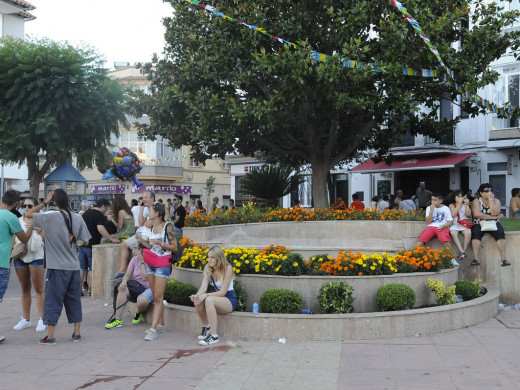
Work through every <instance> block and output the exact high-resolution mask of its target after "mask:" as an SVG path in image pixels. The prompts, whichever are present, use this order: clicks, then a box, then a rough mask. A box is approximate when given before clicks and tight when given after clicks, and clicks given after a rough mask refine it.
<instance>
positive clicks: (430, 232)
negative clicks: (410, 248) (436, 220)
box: [419, 226, 451, 244]
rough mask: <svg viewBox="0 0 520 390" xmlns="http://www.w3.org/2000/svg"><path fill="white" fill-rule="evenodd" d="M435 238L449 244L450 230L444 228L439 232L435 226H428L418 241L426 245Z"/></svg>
mask: <svg viewBox="0 0 520 390" xmlns="http://www.w3.org/2000/svg"><path fill="white" fill-rule="evenodd" d="M435 237H437V238H438V239H439V241H440V242H442V243H445V242H450V241H451V238H450V229H449V228H447V227H446V228H444V229H442V230H441V231H440V232H439V231H438V230H437V228H436V227H435V226H428V227H427V228H426V229H424V230H423V232H422V233H421V235H420V236H419V241H422V242H424V243H425V244H426V243H427V242H429V241H431V240H432V239H434V238H435Z"/></svg>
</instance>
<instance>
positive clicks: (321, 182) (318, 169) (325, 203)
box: [311, 161, 331, 209]
mask: <svg viewBox="0 0 520 390" xmlns="http://www.w3.org/2000/svg"><path fill="white" fill-rule="evenodd" d="M311 168H312V199H313V203H314V207H315V208H317V209H322V208H327V207H329V197H328V195H327V174H328V172H329V171H330V169H331V167H329V166H328V165H327V164H324V163H323V162H322V161H318V162H313V163H311Z"/></svg>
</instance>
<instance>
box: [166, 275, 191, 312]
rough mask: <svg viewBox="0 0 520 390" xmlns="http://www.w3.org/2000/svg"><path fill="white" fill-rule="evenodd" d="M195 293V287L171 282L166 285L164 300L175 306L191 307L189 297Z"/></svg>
mask: <svg viewBox="0 0 520 390" xmlns="http://www.w3.org/2000/svg"><path fill="white" fill-rule="evenodd" d="M196 293H197V288H196V287H195V286H193V285H191V284H187V283H181V282H177V281H176V280H172V281H169V282H168V283H166V288H165V289H164V299H166V302H168V303H174V304H176V305H183V306H193V302H192V301H191V299H190V296H191V295H193V294H196Z"/></svg>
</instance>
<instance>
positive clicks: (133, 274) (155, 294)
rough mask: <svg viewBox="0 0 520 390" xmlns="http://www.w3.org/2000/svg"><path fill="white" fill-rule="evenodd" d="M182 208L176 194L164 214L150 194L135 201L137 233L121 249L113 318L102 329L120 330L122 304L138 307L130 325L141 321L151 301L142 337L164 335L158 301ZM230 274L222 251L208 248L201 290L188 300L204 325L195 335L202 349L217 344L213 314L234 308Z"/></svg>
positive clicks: (147, 338)
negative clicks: (152, 306) (137, 205)
mask: <svg viewBox="0 0 520 390" xmlns="http://www.w3.org/2000/svg"><path fill="white" fill-rule="evenodd" d="M183 209H184V207H183V206H182V196H181V195H176V196H175V199H174V203H173V205H172V210H170V215H168V214H167V212H166V208H165V205H164V204H163V203H160V202H155V194H154V193H153V192H152V191H145V192H144V194H143V197H142V199H141V200H140V203H139V212H138V225H139V226H138V228H137V231H136V233H135V235H133V236H131V237H129V238H128V239H126V240H125V241H124V242H123V243H122V245H121V259H120V260H121V262H120V269H119V272H118V273H117V274H116V275H115V276H114V280H117V279H119V278H122V280H121V283H120V284H119V286H118V288H117V296H116V299H115V302H116V303H115V309H116V310H115V314H114V316H113V318H111V319H110V321H109V322H108V323H107V324H106V325H105V327H106V328H107V329H115V328H120V327H122V326H123V309H124V304H125V303H126V302H127V301H132V302H135V303H136V304H137V312H136V313H135V316H134V318H133V319H132V323H133V324H138V323H140V322H141V320H142V317H143V314H144V312H145V311H146V310H147V308H148V306H149V304H150V303H152V302H153V303H154V308H153V314H152V323H151V325H150V327H149V328H148V329H147V330H146V332H145V337H144V339H145V340H147V341H152V340H155V339H157V337H158V334H160V333H162V332H164V303H163V297H164V291H165V288H166V284H167V281H168V278H169V277H170V273H171V264H170V262H169V259H170V258H171V256H172V254H173V253H175V252H176V251H177V247H178V245H180V244H179V243H178V241H177V237H176V234H178V233H179V232H182V230H180V229H181V228H182V226H184V218H185V210H184V211H183ZM169 217H171V221H172V223H173V224H172V223H171V222H170V218H169ZM179 224H180V226H179ZM178 226H179V227H178ZM179 230H180V231H179ZM130 253H131V255H130ZM130 257H131V258H130ZM165 259H166V260H165ZM232 276H233V267H231V265H230V264H229V263H228V262H227V260H226V257H225V255H224V252H223V251H222V249H221V248H219V247H213V248H211V249H210V250H209V251H208V264H207V265H206V268H205V270H204V279H203V281H202V284H201V287H200V288H199V291H198V292H197V294H195V295H193V296H192V297H191V299H192V301H193V303H194V305H195V308H196V309H197V313H198V314H199V316H200V318H201V321H202V323H203V331H202V333H201V335H200V336H199V343H200V344H201V345H210V344H214V343H216V342H218V334H217V324H216V319H217V313H220V314H225V313H229V312H231V311H233V310H234V309H235V308H236V305H237V300H236V295H235V292H234V289H233V281H232ZM209 279H211V282H209V281H208V280H209ZM210 330H211V331H210Z"/></svg>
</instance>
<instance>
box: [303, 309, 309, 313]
mask: <svg viewBox="0 0 520 390" xmlns="http://www.w3.org/2000/svg"><path fill="white" fill-rule="evenodd" d="M302 314H311V309H303V310H302Z"/></svg>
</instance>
